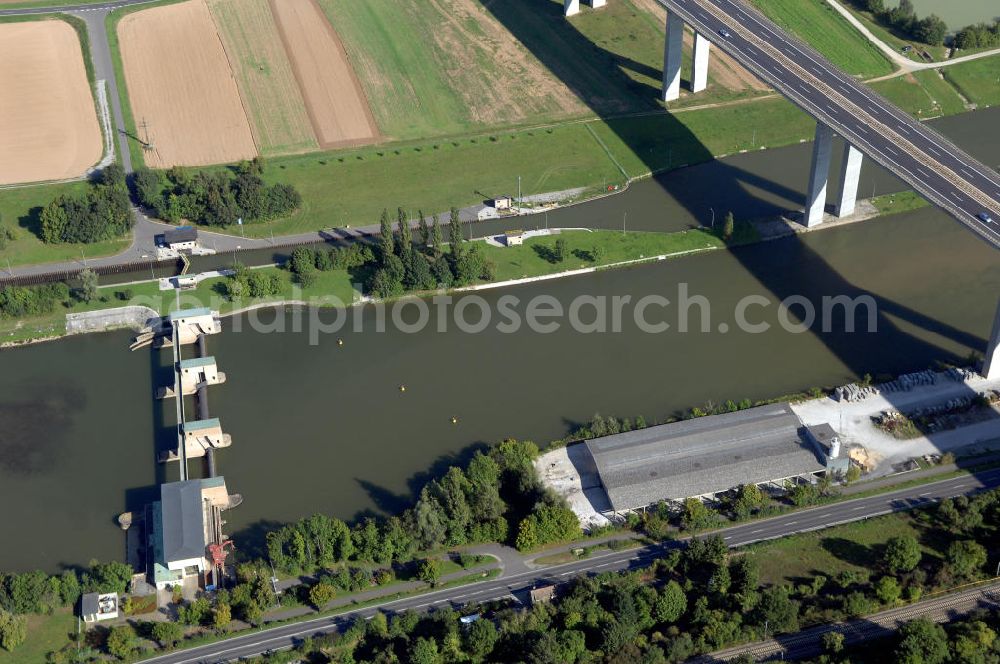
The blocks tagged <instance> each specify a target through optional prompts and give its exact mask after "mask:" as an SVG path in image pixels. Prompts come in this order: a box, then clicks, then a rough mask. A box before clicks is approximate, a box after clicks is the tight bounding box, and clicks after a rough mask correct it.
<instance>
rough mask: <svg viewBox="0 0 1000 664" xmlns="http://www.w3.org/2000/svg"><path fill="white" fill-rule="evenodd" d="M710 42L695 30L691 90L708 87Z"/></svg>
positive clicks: (697, 90)
mask: <svg viewBox="0 0 1000 664" xmlns="http://www.w3.org/2000/svg"><path fill="white" fill-rule="evenodd" d="M711 48H712V42H710V41H708V40H707V39H705V37H704V36H703V35H702V34H701V33H700V32H698V31H697V30H695V33H694V56H693V57H692V58H691V92H701V91H702V90H704V89H705V88H707V87H708V52H709V50H710V49H711Z"/></svg>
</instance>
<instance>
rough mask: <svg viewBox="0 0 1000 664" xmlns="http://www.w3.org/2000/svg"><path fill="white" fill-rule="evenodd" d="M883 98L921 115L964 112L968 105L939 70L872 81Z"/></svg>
mask: <svg viewBox="0 0 1000 664" xmlns="http://www.w3.org/2000/svg"><path fill="white" fill-rule="evenodd" d="M870 85H871V87H872V89H874V90H875V91H876V92H878V93H879V94H881V95H882V96H883V97H885V98H886V99H888V100H889V101H891V102H892V103H894V104H896V105H897V106H899V107H900V108H902V109H903V110H904V111H906V112H907V113H909V114H911V115H913V116H915V117H917V118H934V117H938V116H940V115H954V114H955V113H962V112H964V111H965V110H966V109H965V104H964V103H963V102H962V98H961V97H959V96H958V93H957V92H955V89H954V88H953V87H951V86H950V85H949V84H948V83H947V82H946V81H943V80H941V77H940V76H939V75H938V74H937V72H935V71H922V72H917V73H915V74H907V75H905V76H899V77H896V78H890V79H888V80H885V81H878V82H876V83H871V84H870Z"/></svg>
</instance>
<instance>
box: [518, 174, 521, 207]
mask: <svg viewBox="0 0 1000 664" xmlns="http://www.w3.org/2000/svg"><path fill="white" fill-rule="evenodd" d="M517 213H518V214H519V215H520V214H521V176H520V175H518V176H517Z"/></svg>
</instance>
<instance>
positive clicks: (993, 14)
mask: <svg viewBox="0 0 1000 664" xmlns="http://www.w3.org/2000/svg"><path fill="white" fill-rule="evenodd" d="M885 4H886V6H887V7H898V6H899V3H898V2H894V1H892V0H890V1H889V2H887V3H885ZM913 9H914V11H916V13H917V16H918V17H920V18H924V17H926V16H930V15H931V14H937V15H938V16H940V17H941V18H942V19H943V20H944V22H945V23H947V24H948V29H949V30H952V31H956V30H961V29H962V28H964V27H965V26H967V25H972V24H973V23H988V22H990V21H992V20H993V19H995V18H998V17H1000V9H998V8H997V4H996V1H995V0H956V1H952V2H942V1H941V0H913Z"/></svg>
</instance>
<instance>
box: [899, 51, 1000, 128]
mask: <svg viewBox="0 0 1000 664" xmlns="http://www.w3.org/2000/svg"><path fill="white" fill-rule="evenodd" d="M993 62H994V65H995V66H1000V58H993ZM944 71H947V68H945V69H942V70H941V72H944ZM913 77H914V78H916V79H917V80H918V81H919V82H920V84H921V85H922V86H924V89H925V90H927V94H928V95H929V96H930V98H931V99H933V100H934V102H935V103H936V104H937V106H938V108H939V109H940V111H941V113H942V114H944V115H955V114H956V113H964V112H965V111H966V110H967V109H966V108H965V102H964V101H962V98H961V97H960V96H959V94H958V92H957V91H956V90H955V88H954V86H952V84H951V83H949V82H948V80H947V79H945V78H942V77H941V74H940V73H939V72H938V71H934V70H925V71H918V72H915V73H914V74H913Z"/></svg>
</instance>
